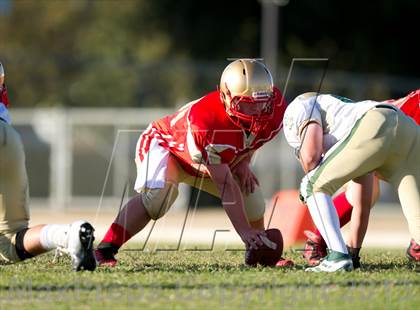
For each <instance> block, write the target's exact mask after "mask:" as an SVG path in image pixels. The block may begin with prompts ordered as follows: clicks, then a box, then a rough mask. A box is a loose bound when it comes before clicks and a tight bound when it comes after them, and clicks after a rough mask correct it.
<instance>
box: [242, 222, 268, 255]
mask: <svg viewBox="0 0 420 310" xmlns="http://www.w3.org/2000/svg"><path fill="white" fill-rule="evenodd" d="M239 236H240V237H241V239H242V241H243V242H244V243H245V245H246V248H247V249H249V248H251V249H255V250H257V249H258V248H259V247H260V246H262V245H263V242H262V240H261V236H265V237H266V233H265V231H264V230H258V229H255V228H251V227H250V228H249V229H247V230H245V231H243V232H240V233H239Z"/></svg>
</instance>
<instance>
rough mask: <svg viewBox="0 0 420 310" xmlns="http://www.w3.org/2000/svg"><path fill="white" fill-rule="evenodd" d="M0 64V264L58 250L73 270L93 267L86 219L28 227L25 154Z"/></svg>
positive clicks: (93, 259) (88, 225) (89, 232)
mask: <svg viewBox="0 0 420 310" xmlns="http://www.w3.org/2000/svg"><path fill="white" fill-rule="evenodd" d="M8 106H9V99H8V96H7V89H6V85H5V84H4V70H3V66H2V64H1V63H0V263H15V262H19V261H23V260H25V259H28V258H32V257H34V256H37V255H39V254H41V253H44V252H47V251H50V250H53V249H57V250H59V251H60V252H64V253H67V254H68V255H70V257H71V260H72V266H73V269H74V270H75V271H78V270H94V269H95V267H96V261H95V257H94V255H93V247H92V243H93V239H94V237H93V231H94V229H93V227H92V226H91V225H90V224H89V223H88V222H86V221H76V222H74V223H72V224H67V225H58V224H48V225H44V224H43V225H37V226H34V227H28V222H29V209H28V200H29V189H28V178H27V174H26V168H25V153H24V150H23V145H22V141H21V140H20V136H19V134H18V133H17V131H16V130H15V129H14V128H13V127H12V125H11V120H10V115H9V112H8Z"/></svg>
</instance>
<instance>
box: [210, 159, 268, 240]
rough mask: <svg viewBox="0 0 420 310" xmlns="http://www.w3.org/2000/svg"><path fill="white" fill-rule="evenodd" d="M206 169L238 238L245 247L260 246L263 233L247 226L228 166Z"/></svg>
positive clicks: (237, 188)
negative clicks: (260, 236)
mask: <svg viewBox="0 0 420 310" xmlns="http://www.w3.org/2000/svg"><path fill="white" fill-rule="evenodd" d="M207 169H208V171H209V173H210V177H211V178H212V180H213V181H214V182H215V184H216V186H217V189H218V190H219V193H220V197H221V200H222V204H223V208H224V209H225V211H226V214H227V215H228V217H229V219H230V221H231V222H232V225H233V227H234V228H235V230H236V231H237V233H238V234H239V236H240V237H241V238H242V240H243V241H244V243H245V244H246V245H247V247H254V248H258V246H261V245H262V242H261V240H260V238H259V235H260V234H263V232H261V231H258V230H255V229H253V228H252V227H251V226H250V225H249V222H248V219H247V218H246V215H245V208H244V202H243V198H242V193H241V191H240V189H239V186H238V185H237V184H236V182H235V180H234V179H233V176H232V173H231V171H230V168H229V166H228V165H226V164H219V165H208V166H207Z"/></svg>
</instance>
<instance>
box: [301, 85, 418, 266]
mask: <svg viewBox="0 0 420 310" xmlns="http://www.w3.org/2000/svg"><path fill="white" fill-rule="evenodd" d="M384 103H392V104H394V105H395V106H397V107H398V108H399V109H401V110H402V111H403V112H404V113H405V114H406V115H408V116H410V117H411V118H413V119H414V121H415V122H416V123H417V125H420V89H417V90H414V91H412V92H410V93H409V94H408V95H407V96H405V97H402V98H399V99H396V100H393V99H391V100H386V101H384ZM378 197H379V179H378V178H377V177H375V178H374V184H373V198H372V206H373V205H374V203H375V202H376V201H377V199H378ZM334 206H335V208H336V210H337V214H338V217H339V219H340V226H341V227H343V226H344V225H346V224H347V223H348V222H350V220H351V215H352V210H353V206H352V204H351V202H349V200H348V198H347V196H346V192H342V193H341V194H339V195H338V196H337V197H336V198H335V199H334ZM304 233H305V235H306V237H307V238H308V240H307V241H306V243H305V249H304V252H303V257H304V258H305V259H306V260H307V262H308V264H309V265H312V266H313V265H317V264H319V261H320V259H321V258H323V257H325V256H326V255H327V252H326V249H327V245H326V244H325V241H324V240H323V239H322V237H321V233H320V232H319V230H316V231H315V232H311V231H308V230H307V231H305V232H304ZM355 233H356V235H355V236H353V237H352V238H351V239H354V240H352V243H353V244H351V245H350V246H349V245H348V250H349V253H350V254H351V256H352V258H353V265H354V267H355V268H358V267H359V266H360V258H359V252H360V248H361V244H362V239H363V237H361V236H358V235H357V231H355ZM407 257H408V259H409V260H411V261H415V262H419V261H420V245H419V244H417V243H416V242H415V241H414V240H412V241H411V242H410V245H409V246H408V248H407Z"/></svg>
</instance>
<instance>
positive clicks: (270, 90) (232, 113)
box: [220, 59, 274, 135]
mask: <svg viewBox="0 0 420 310" xmlns="http://www.w3.org/2000/svg"><path fill="white" fill-rule="evenodd" d="M220 98H221V100H222V102H224V104H225V108H226V112H227V114H228V115H229V117H230V118H231V120H232V121H233V122H234V123H235V124H237V125H238V126H240V127H241V128H243V129H244V130H246V131H248V132H251V133H252V134H254V135H255V134H256V133H257V132H258V131H259V130H260V129H261V128H262V127H263V126H264V125H265V124H266V123H267V121H268V119H270V118H271V117H272V116H273V113H274V86H273V78H272V76H271V73H270V71H268V69H267V68H266V66H265V65H264V64H263V63H262V62H261V61H260V60H257V59H238V60H235V61H233V62H232V63H230V64H229V65H228V66H227V67H226V68H225V70H224V71H223V73H222V77H221V79H220Z"/></svg>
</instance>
